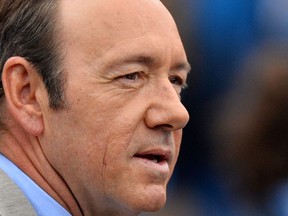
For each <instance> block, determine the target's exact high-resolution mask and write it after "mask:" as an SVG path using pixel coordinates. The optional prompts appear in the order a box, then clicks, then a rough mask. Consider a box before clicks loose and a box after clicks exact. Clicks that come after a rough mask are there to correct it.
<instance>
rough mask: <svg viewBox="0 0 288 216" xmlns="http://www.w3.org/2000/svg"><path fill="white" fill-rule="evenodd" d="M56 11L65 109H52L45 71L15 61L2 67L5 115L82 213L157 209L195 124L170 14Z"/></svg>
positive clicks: (121, 9)
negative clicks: (183, 95)
mask: <svg viewBox="0 0 288 216" xmlns="http://www.w3.org/2000/svg"><path fill="white" fill-rule="evenodd" d="M35 2H36V1H35ZM33 4H37V3H34V2H33ZM54 4H55V3H54ZM54 9H55V10H54V11H57V13H56V12H54V13H52V14H54V15H53V19H52V20H56V22H54V25H56V26H57V30H58V31H57V37H56V36H55V34H56V32H55V29H54V30H53V31H52V32H53V34H52V35H51V38H52V39H54V42H53V43H52V44H54V45H53V48H54V49H55V50H56V51H57V52H56V54H57V55H56V56H58V57H59V56H62V57H61V58H60V59H61V62H60V63H59V62H57V63H58V65H61V69H62V71H63V72H62V73H63V74H65V80H66V85H65V88H63V89H64V94H65V102H66V104H67V105H66V106H65V107H64V108H63V109H51V107H49V99H48V96H49V95H48V94H46V90H45V88H43V86H42V85H41V82H42V81H40V79H38V78H37V76H36V75H35V74H34V70H36V71H39V70H40V69H39V68H38V67H37V66H35V68H34V67H30V66H29V65H30V64H31V63H32V66H34V65H35V63H34V62H31V61H30V60H29V59H27V58H26V60H27V61H28V63H27V62H26V61H24V60H23V59H22V58H18V57H17V58H12V60H11V59H8V60H7V61H6V64H5V65H4V69H3V75H2V77H3V85H4V89H5V93H6V94H7V95H8V96H7V104H8V105H7V109H11V110H12V111H11V115H12V116H13V117H14V118H15V121H16V122H18V123H19V124H20V126H22V127H23V128H24V130H25V131H26V133H27V134H30V135H33V136H35V137H37V141H38V142H39V146H40V147H41V153H43V155H45V158H47V160H48V161H49V165H51V166H52V167H53V169H54V170H55V171H56V172H57V173H58V174H59V175H60V176H61V178H62V179H63V180H64V181H65V183H66V184H67V186H68V187H69V189H70V190H71V191H72V193H73V195H74V197H75V199H76V200H77V202H78V203H79V206H80V207H81V209H82V211H83V212H84V214H89V213H90V214H94V215H113V214H112V213H113V212H114V213H115V212H118V213H120V214H122V215H133V214H137V213H139V212H141V211H155V210H158V209H160V208H161V207H163V205H164V203H165V200H166V186H167V183H168V181H169V179H170V177H171V174H172V172H173V169H174V166H175V163H176V160H177V157H178V153H179V148H180V142H181V136H182V128H183V127H184V126H185V125H186V123H187V121H188V118H189V117H188V113H187V111H186V109H185V108H184V107H183V105H182V104H181V102H180V92H181V88H182V87H183V86H184V85H185V82H186V79H187V73H188V70H189V64H188V63H187V59H186V55H185V52H184V49H183V46H182V43H181V39H180V37H179V35H178V31H177V28H176V25H175V23H174V21H173V19H172V17H171V15H170V14H169V12H168V11H167V10H166V9H165V7H164V6H163V5H162V4H161V2H160V1H158V0H137V1H135V0H125V1H124V0H87V1H85V3H83V1H82V0H74V1H71V0H59V1H58V2H57V7H56V8H54ZM56 23H57V24H56ZM55 38H58V39H59V41H61V44H59V45H58V46H57V47H55V44H57V43H55ZM60 38H61V39H60ZM31 40H33V38H31ZM39 46H42V44H39ZM59 47H60V48H59ZM57 48H59V49H57ZM53 54H55V53H53ZM55 59H59V58H55ZM19 65H20V66H19ZM58 69H59V68H58ZM56 71H59V70H56ZM63 74H62V77H63ZM48 75H49V74H48ZM42 76H43V75H42ZM60 77H61V76H60ZM19 80H20V81H19ZM14 82H16V87H13V86H14V85H13V83H14ZM21 83H25V85H24V84H21ZM60 83H61V82H60ZM48 84H49V83H48ZM61 84H63V82H62V83H61ZM46 88H48V89H49V87H47V83H46ZM10 92H12V93H11V94H10ZM48 92H49V90H48ZM14 96H15V97H14ZM15 98H16V99H15ZM27 104H28V105H29V106H28V105H27ZM35 125H36V126H35Z"/></svg>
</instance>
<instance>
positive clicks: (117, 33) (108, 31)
mask: <svg viewBox="0 0 288 216" xmlns="http://www.w3.org/2000/svg"><path fill="white" fill-rule="evenodd" d="M60 20H61V27H62V28H61V29H62V38H63V43H64V44H65V49H66V52H65V53H66V57H67V58H66V59H68V60H69V61H73V60H74V63H73V64H76V63H75V62H76V61H77V62H80V61H78V60H79V59H82V60H84V61H85V62H92V61H94V60H95V59H97V58H98V57H102V56H103V55H107V53H110V54H112V55H116V57H115V56H114V57H115V58H118V57H119V55H121V54H124V53H128V52H129V53H131V52H132V54H133V52H146V55H151V54H152V55H154V56H156V55H157V53H158V54H159V55H158V56H160V55H161V53H162V54H163V53H165V56H163V55H161V56H163V59H164V58H166V57H167V56H168V55H169V54H168V53H172V52H173V54H171V55H174V56H176V55H177V56H180V58H185V57H186V55H185V52H184V49H183V45H182V42H181V39H180V37H179V34H178V30H177V27H176V24H175V22H174V20H173V18H172V17H171V15H170V13H169V12H168V11H167V9H166V8H165V7H164V6H163V4H162V3H161V2H160V1H159V0H85V3H83V1H82V0H73V1H71V0H62V1H61V5H60ZM111 50H112V51H111ZM109 51H111V52H109ZM152 52H154V53H152ZM166 53H167V54H166ZM174 56H171V57H169V58H174ZM111 58H113V56H111ZM72 59H73V60H72Z"/></svg>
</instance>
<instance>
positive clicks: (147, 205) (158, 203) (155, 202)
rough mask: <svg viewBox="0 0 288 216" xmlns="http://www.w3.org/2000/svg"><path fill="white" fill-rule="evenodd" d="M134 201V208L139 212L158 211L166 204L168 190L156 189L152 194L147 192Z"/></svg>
mask: <svg viewBox="0 0 288 216" xmlns="http://www.w3.org/2000/svg"><path fill="white" fill-rule="evenodd" d="M135 201H136V202H133V204H132V205H133V207H132V209H133V210H134V211H137V212H156V211H159V210H160V209H162V208H163V207H164V206H165V204H166V190H165V191H160V192H159V191H158V192H157V193H155V191H154V192H153V193H151V194H149V195H148V194H147V191H146V194H145V195H144V196H142V197H141V196H140V194H139V196H138V197H137V198H136V200H135Z"/></svg>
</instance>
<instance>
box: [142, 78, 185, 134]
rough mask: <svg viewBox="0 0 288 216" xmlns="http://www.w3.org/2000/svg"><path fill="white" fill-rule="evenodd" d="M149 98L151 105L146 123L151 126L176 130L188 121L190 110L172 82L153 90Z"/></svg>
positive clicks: (147, 111) (146, 116)
mask: <svg viewBox="0 0 288 216" xmlns="http://www.w3.org/2000/svg"><path fill="white" fill-rule="evenodd" d="M149 100H150V106H149V108H148V109H147V110H146V113H145V123H146V125H147V126H148V127H149V128H162V129H164V130H169V131H174V130H179V129H182V128H184V127H185V125H186V124H187V123H188V121H189V114H188V111H187V110H186V108H185V107H184V105H183V104H182V103H181V101H180V98H179V96H178V94H177V93H176V91H175V89H174V87H173V85H172V84H171V83H170V82H169V83H168V84H166V85H165V86H162V87H158V88H157V90H155V91H154V92H152V93H151V95H150V97H149Z"/></svg>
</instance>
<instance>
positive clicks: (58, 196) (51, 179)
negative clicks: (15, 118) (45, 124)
mask: <svg viewBox="0 0 288 216" xmlns="http://www.w3.org/2000/svg"><path fill="white" fill-rule="evenodd" d="M16 130H17V129H15V128H14V131H9V132H7V133H5V134H4V135H2V136H1V138H0V142H1V144H0V153H2V154H3V155H5V156H6V157H7V158H8V159H9V160H11V161H12V162H13V163H14V164H15V165H17V166H18V167H19V168H20V169H21V170H22V171H23V172H24V173H25V174H26V175H28V176H29V177H30V178H31V179H32V180H33V181H34V182H35V183H36V184H37V185H39V186H40V187H41V188H42V189H43V190H44V191H45V192H46V193H48V194H49V195H50V196H51V197H52V198H53V199H55V200H56V201H57V202H58V203H59V204H60V205H62V206H63V207H64V208H65V209H67V210H68V211H69V212H70V213H71V214H72V215H75V216H81V215H82V213H81V210H80V208H79V206H78V204H77V201H76V200H75V198H74V196H73V194H72V192H71V191H70V190H69V187H68V186H67V184H66V183H65V181H64V180H63V179H62V178H61V176H60V175H59V174H58V173H57V172H56V171H55V170H54V168H53V167H52V166H51V165H50V163H49V161H48V160H47V158H46V157H45V155H44V153H43V151H42V148H41V145H40V143H39V140H38V139H37V137H32V136H25V133H23V132H22V133H21V131H19V130H17V131H16ZM15 134H17V136H16V135H15Z"/></svg>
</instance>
